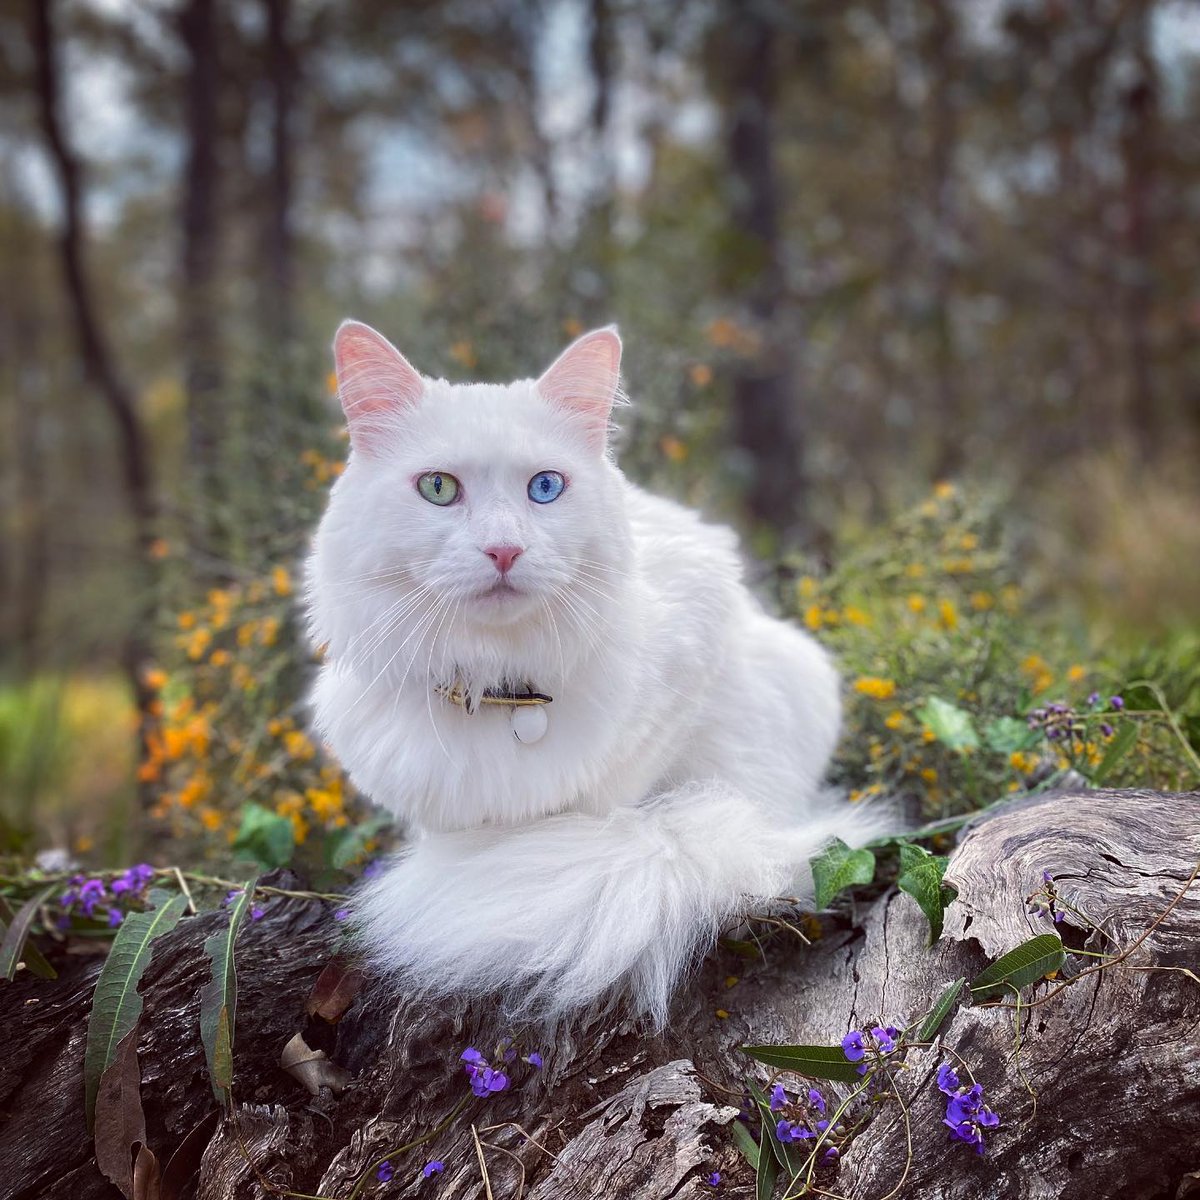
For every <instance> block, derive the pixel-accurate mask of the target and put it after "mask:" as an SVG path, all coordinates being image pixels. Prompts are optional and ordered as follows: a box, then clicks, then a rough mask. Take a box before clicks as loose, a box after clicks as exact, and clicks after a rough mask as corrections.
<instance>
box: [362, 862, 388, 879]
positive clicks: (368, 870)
mask: <svg viewBox="0 0 1200 1200" xmlns="http://www.w3.org/2000/svg"><path fill="white" fill-rule="evenodd" d="M382 870H383V863H381V862H380V861H379V859H377V858H373V859H371V861H370V862H369V863H367V865H366V866H365V867H363V873H362V877H363V878H364V879H374V878H375V876H376V875H378V874H379V873H380V872H381V871H382Z"/></svg>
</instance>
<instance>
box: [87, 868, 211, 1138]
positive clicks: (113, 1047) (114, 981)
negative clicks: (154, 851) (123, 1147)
mask: <svg viewBox="0 0 1200 1200" xmlns="http://www.w3.org/2000/svg"><path fill="white" fill-rule="evenodd" d="M150 902H151V903H152V904H153V905H154V908H152V909H151V910H150V911H149V912H141V913H129V914H128V915H127V916H126V917H125V919H124V920H123V921H122V922H121V924H120V925H119V926H118V927H117V936H116V937H115V938H114V939H113V944H112V949H111V950H110V951H109V952H108V957H107V958H106V959H105V960H104V966H103V967H101V969H100V978H99V979H98V980H97V981H96V990H95V992H94V993H93V995H92V1011H91V1013H90V1014H89V1016H88V1030H87V1048H86V1049H85V1050H84V1055H83V1096H84V1113H85V1116H86V1117H87V1127H88V1132H89V1133H90V1132H91V1131H92V1127H93V1124H94V1122H95V1117H96V1090H97V1089H98V1088H99V1086H100V1077H101V1076H102V1075H103V1074H104V1072H105V1071H106V1070H107V1068H108V1065H109V1063H111V1062H112V1061H113V1058H114V1057H115V1056H116V1052H117V1046H118V1045H119V1044H120V1042H121V1039H122V1038H123V1037H124V1036H125V1035H126V1034H127V1033H128V1032H129V1031H130V1030H131V1029H132V1028H133V1027H134V1026H135V1025H136V1024H137V1021H138V1017H139V1016H141V1013H142V998H141V996H139V995H138V990H137V989H138V983H139V981H140V980H141V978H142V975H143V973H144V972H145V970H146V967H147V966H148V965H149V963H150V954H151V943H152V942H153V941H154V939H155V938H158V937H161V936H162V935H163V934H164V933H169V932H170V931H171V930H172V929H174V928H175V926H176V924H177V923H178V921H179V918H180V917H181V916H182V915H183V910H184V908H186V907H187V897H186V896H182V895H179V896H172V897H170V898H168V897H167V893H166V892H163V891H161V890H157V889H156V890H155V891H153V892H151V893H150Z"/></svg>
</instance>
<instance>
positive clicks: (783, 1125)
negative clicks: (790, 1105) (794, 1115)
mask: <svg viewBox="0 0 1200 1200" xmlns="http://www.w3.org/2000/svg"><path fill="white" fill-rule="evenodd" d="M775 1136H776V1137H777V1138H778V1139H779V1140H780V1141H781V1142H783V1143H784V1144H785V1145H786V1144H787V1143H788V1142H803V1141H805V1140H806V1139H807V1138H811V1137H816V1134H814V1133H813V1131H812V1130H811V1129H805V1128H804V1126H803V1125H794V1124H793V1123H792V1122H791V1121H788V1120H786V1119H785V1118H782V1117H781V1118H780V1120H779V1122H778V1123H777V1124H776V1126H775Z"/></svg>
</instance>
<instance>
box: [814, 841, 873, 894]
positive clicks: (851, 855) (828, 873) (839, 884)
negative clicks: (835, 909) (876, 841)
mask: <svg viewBox="0 0 1200 1200" xmlns="http://www.w3.org/2000/svg"><path fill="white" fill-rule="evenodd" d="M809 866H810V867H811V868H812V875H813V887H814V889H815V892H816V896H815V899H814V901H813V902H814V904H815V905H816V907H817V909H818V911H820V910H821V909H825V908H828V907H829V905H830V904H831V903H832V902H833V900H834V898H835V897H836V896H838V895H840V894H841V893H842V892H844V891H845V890H846V889H847V888H848V887H853V886H854V885H855V884H862V883H870V882H871V880H872V879H874V878H875V855H874V854H872V853H871V851H870V850H851V849H850V847H849V846H847V845H846V843H845V842H843V841H841V840H840V839H838V838H834V840H833V841H832V842H830V844H829V845H828V846H827V847H826V848H825V849H824V850H822V851H821V853H820V854H818V855H817V856H816V858H811V859H809Z"/></svg>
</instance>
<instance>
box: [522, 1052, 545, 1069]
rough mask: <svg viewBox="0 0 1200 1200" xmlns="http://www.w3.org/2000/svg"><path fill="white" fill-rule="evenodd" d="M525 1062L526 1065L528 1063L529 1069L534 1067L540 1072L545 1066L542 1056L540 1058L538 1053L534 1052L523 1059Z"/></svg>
mask: <svg viewBox="0 0 1200 1200" xmlns="http://www.w3.org/2000/svg"><path fill="white" fill-rule="evenodd" d="M525 1061H526V1062H527V1063H528V1064H529V1065H530V1066H531V1067H536V1068H537V1069H538V1070H539V1071H540V1070H541V1069H542V1067H543V1066H544V1065H545V1064H544V1063H543V1062H542V1056H541V1055H540V1054H539V1053H538V1052H537V1051H536V1050H534V1051H533V1053H532V1054H530V1055H529V1056H528V1057H527V1058H526V1059H525Z"/></svg>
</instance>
